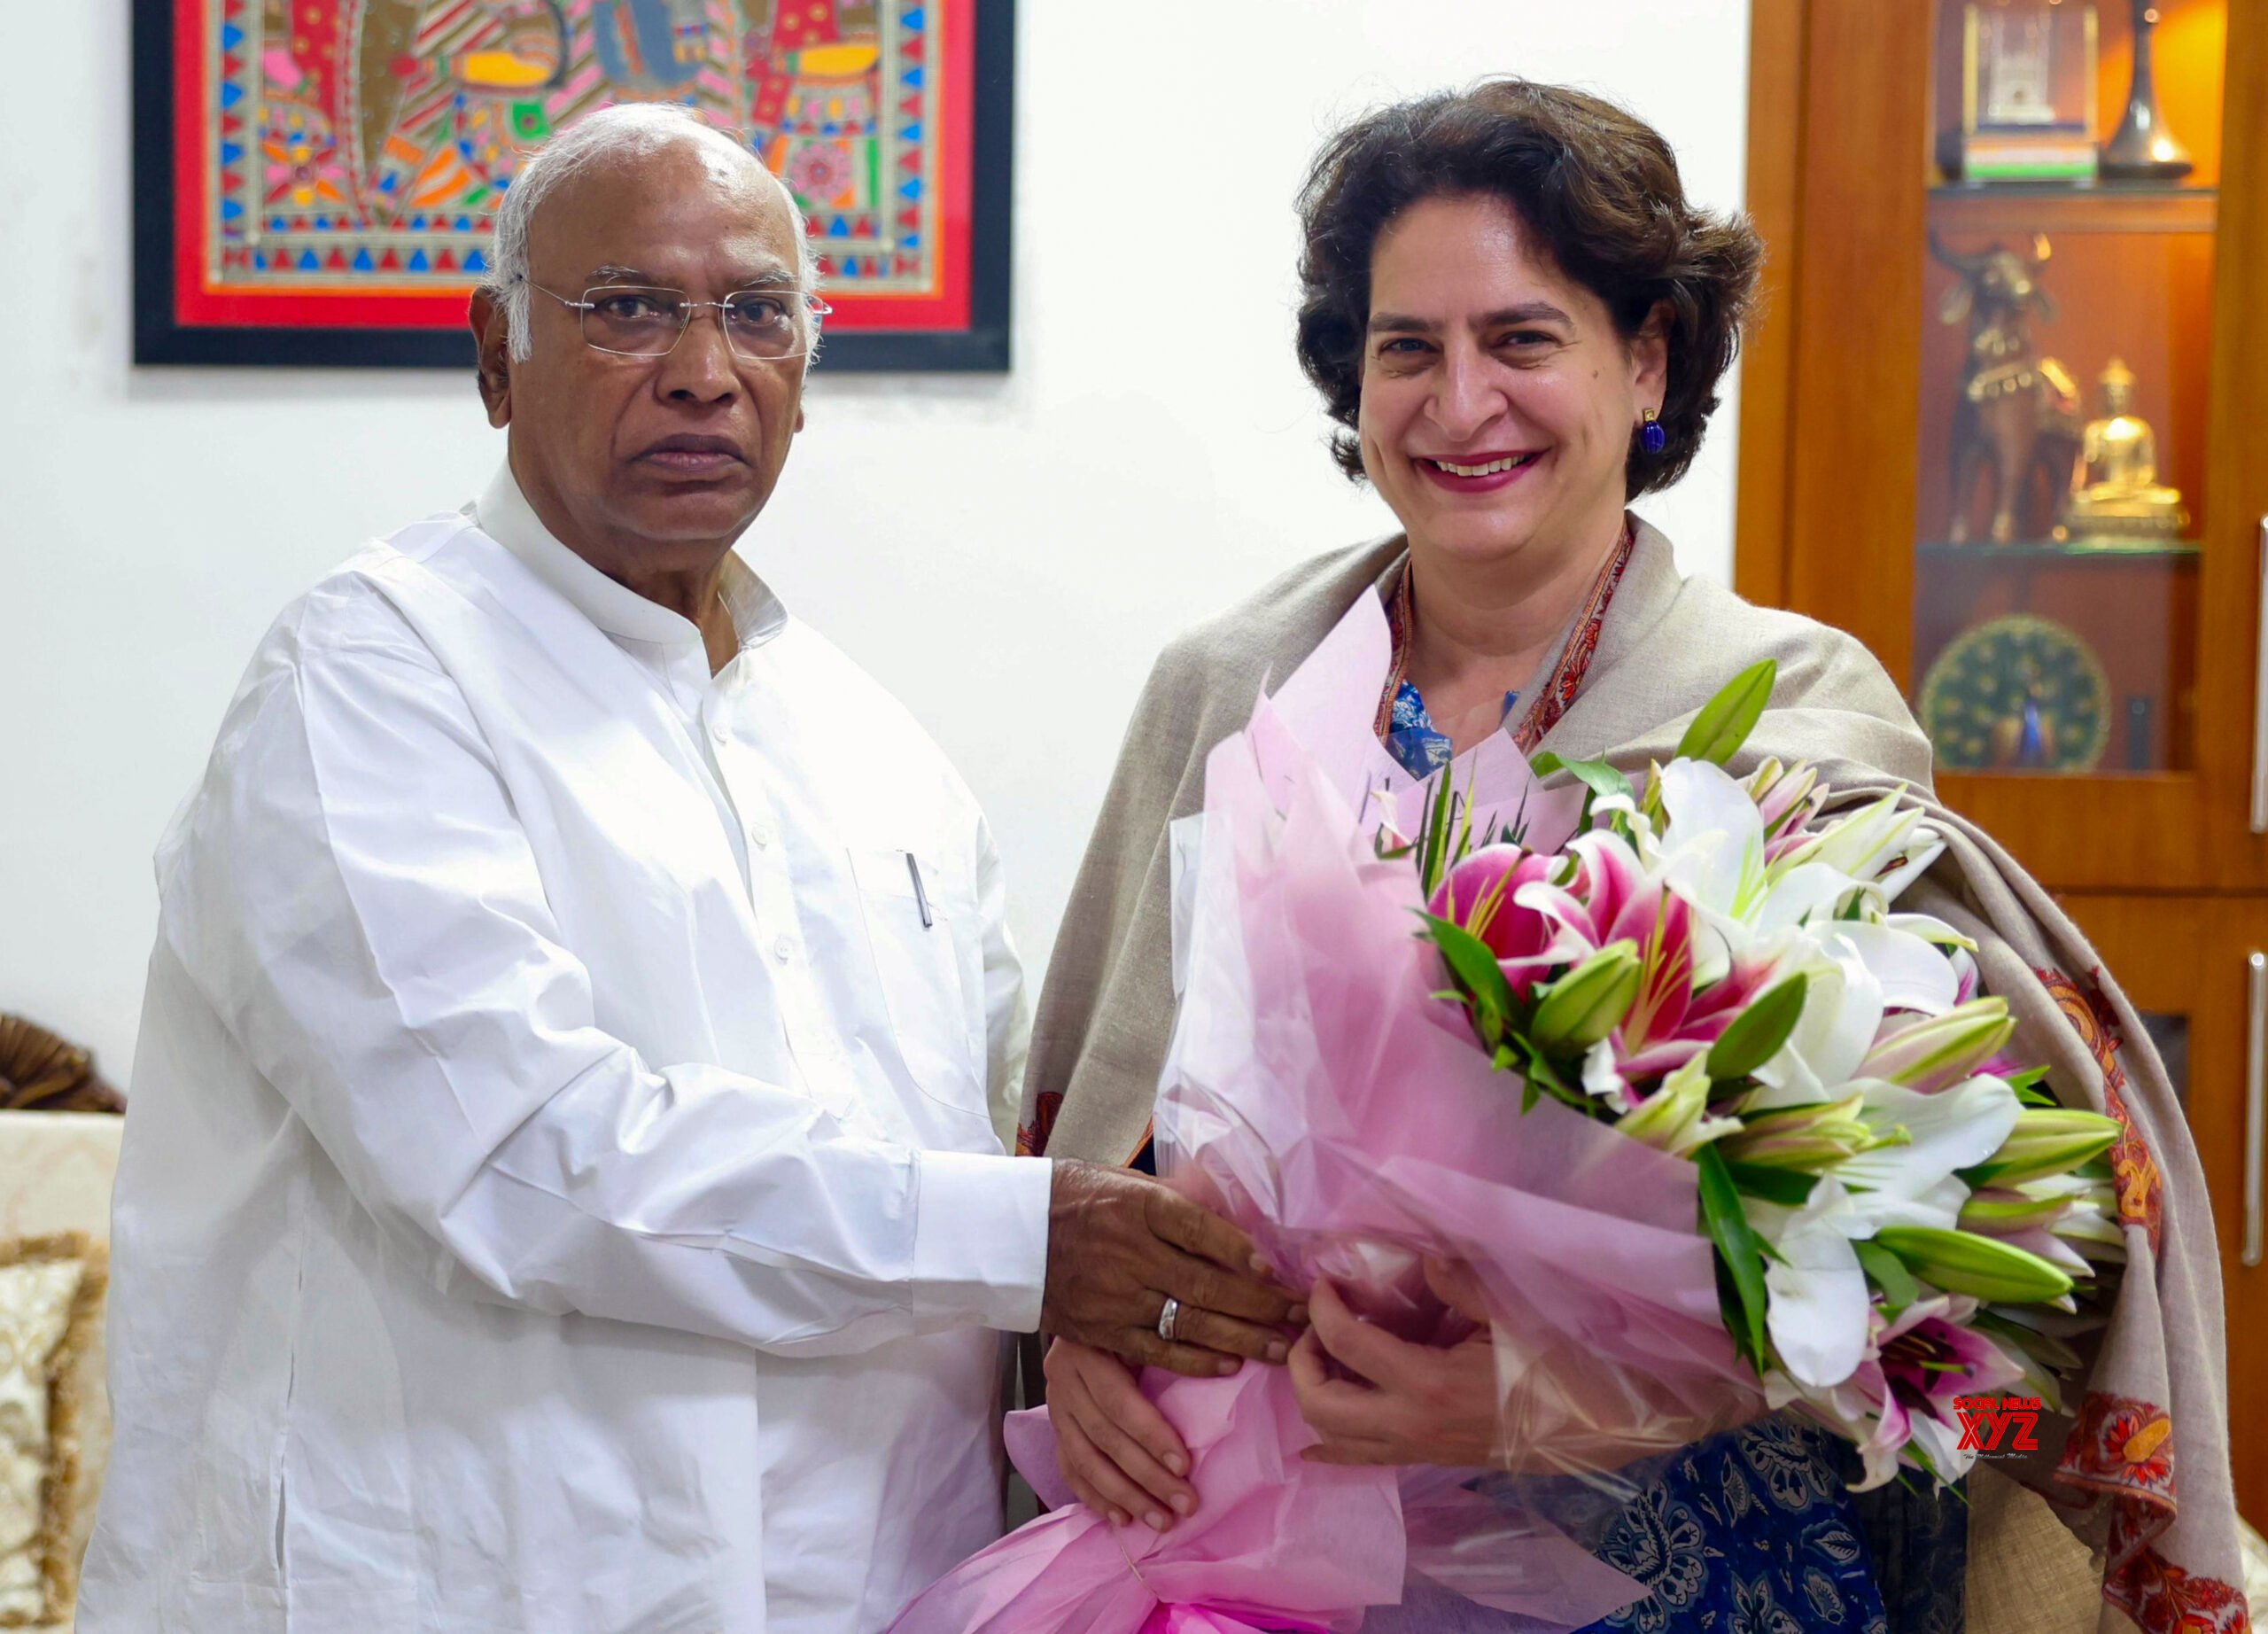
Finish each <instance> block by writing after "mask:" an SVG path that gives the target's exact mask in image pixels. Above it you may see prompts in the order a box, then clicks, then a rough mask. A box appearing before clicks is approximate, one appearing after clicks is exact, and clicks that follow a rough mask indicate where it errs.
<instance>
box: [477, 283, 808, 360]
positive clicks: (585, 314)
mask: <svg viewBox="0 0 2268 1634" xmlns="http://www.w3.org/2000/svg"><path fill="white" fill-rule="evenodd" d="M519 282H520V283H522V284H526V285H527V286H528V287H529V288H530V289H532V290H538V291H540V292H542V293H544V294H546V295H548V296H550V297H551V299H552V300H555V301H557V302H558V303H559V304H560V305H561V306H563V307H572V308H573V309H574V310H575V311H577V312H579V313H580V314H581V315H582V316H581V317H579V318H578V319H577V320H576V325H575V327H576V332H577V333H579V334H580V335H581V336H582V338H583V344H584V345H585V346H587V347H589V348H590V349H591V350H592V351H594V352H599V353H603V354H605V355H606V356H608V357H633V358H636V359H638V360H639V361H640V362H649V363H650V362H654V361H655V360H656V359H657V358H664V357H667V356H668V355H669V354H671V353H672V352H674V351H676V350H677V349H678V347H679V346H680V344H682V343H683V341H684V339H685V338H686V336H687V334H688V333H690V332H691V331H692V329H693V320H694V316H695V314H696V313H698V312H699V311H701V310H702V309H703V308H704V307H714V308H715V309H716V313H717V327H718V329H719V330H722V331H724V336H725V350H726V352H728V353H730V354H732V355H733V356H734V357H736V358H739V359H740V360H741V361H742V362H748V363H784V362H788V360H790V359H791V358H798V357H809V356H811V355H812V353H814V352H816V351H818V350H819V326H820V320H822V319H825V318H829V317H832V316H834V315H835V308H834V307H830V306H828V305H827V302H826V301H825V300H821V299H820V298H819V295H818V293H817V292H813V291H810V290H800V289H778V290H771V289H767V288H765V287H763V286H758V287H755V288H750V289H744V290H734V292H733V293H732V294H730V295H727V296H726V297H725V299H724V300H694V299H693V297H692V295H691V294H690V293H689V292H687V291H684V290H681V289H678V288H675V287H674V286H672V285H671V284H592V285H591V286H590V288H588V289H586V290H585V291H584V292H583V299H582V300H570V299H569V298H568V297H566V296H564V295H562V294H561V293H560V292H558V291H557V290H554V289H546V288H545V287H544V286H543V285H542V284H538V283H537V282H536V281H535V280H534V279H533V278H531V277H529V276H527V275H526V274H524V273H523V274H521V275H520V276H519ZM602 290H651V291H654V292H656V293H667V294H672V295H675V296H677V297H678V298H679V299H680V300H681V301H683V302H684V304H685V322H684V323H680V324H679V325H678V331H677V338H676V339H675V340H672V341H671V342H670V344H669V346H668V348H667V349H666V350H664V351H660V352H617V351H616V350H615V349H614V348H613V347H612V346H600V345H599V344H598V343H597V342H596V341H594V340H593V339H592V338H591V337H590V331H588V330H586V329H585V328H584V327H583V324H584V322H585V321H586V320H587V319H588V318H589V316H590V315H591V314H592V313H593V312H594V311H595V310H596V309H597V307H598V302H596V301H594V300H591V299H590V298H591V297H592V296H593V295H595V294H597V293H598V292H600V291H602ZM765 293H772V294H781V295H793V296H795V297H796V299H797V300H801V301H802V302H803V303H804V312H805V313H806V314H808V315H810V317H811V320H812V328H811V334H810V336H809V337H808V338H807V339H806V341H805V344H804V346H802V347H801V348H800V349H799V350H796V351H794V352H782V353H781V354H780V355H779V356H777V357H752V356H750V355H749V354H746V353H743V352H742V350H741V349H740V348H739V347H738V346H734V344H733V331H731V330H730V329H727V328H726V326H725V308H726V306H728V305H729V304H731V302H732V301H733V300H734V299H735V298H736V297H738V296H742V295H757V294H765Z"/></svg>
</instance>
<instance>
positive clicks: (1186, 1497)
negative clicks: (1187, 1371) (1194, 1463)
mask: <svg viewBox="0 0 2268 1634" xmlns="http://www.w3.org/2000/svg"><path fill="white" fill-rule="evenodd" d="M1047 1412H1048V1417H1049V1420H1051V1421H1052V1423H1053V1424H1054V1426H1055V1454H1056V1462H1057V1463H1058V1464H1059V1465H1060V1466H1061V1467H1062V1470H1063V1479H1064V1480H1066V1481H1068V1482H1070V1485H1071V1493H1072V1496H1073V1497H1075V1498H1077V1499H1078V1500H1079V1501H1080V1502H1081V1503H1083V1504H1084V1505H1085V1506H1087V1507H1088V1508H1090V1509H1091V1510H1093V1511H1094V1512H1095V1513H1097V1514H1099V1515H1101V1516H1102V1517H1103V1518H1104V1519H1106V1520H1107V1521H1109V1522H1110V1523H1111V1524H1112V1525H1113V1526H1125V1525H1127V1524H1128V1523H1129V1522H1130V1521H1132V1519H1133V1518H1134V1517H1135V1516H1136V1515H1139V1516H1141V1517H1142V1520H1143V1521H1144V1523H1145V1524H1146V1525H1147V1526H1149V1527H1150V1528H1151V1529H1153V1531H1160V1532H1162V1531H1164V1530H1166V1529H1168V1528H1169V1527H1170V1526H1172V1525H1173V1522H1174V1517H1175V1516H1177V1515H1185V1514H1189V1513H1192V1512H1193V1511H1195V1509H1196V1507H1197V1490H1196V1489H1195V1488H1194V1487H1192V1486H1191V1485H1190V1484H1189V1482H1187V1481H1185V1480H1184V1479H1183V1477H1184V1476H1185V1475H1186V1474H1189V1449H1188V1448H1187V1447H1184V1445H1182V1443H1181V1437H1180V1436H1177V1435H1175V1434H1174V1429H1173V1426H1172V1425H1170V1424H1169V1423H1167V1422H1166V1418H1165V1414H1163V1413H1161V1412H1159V1411H1158V1410H1157V1407H1156V1406H1155V1405H1154V1404H1153V1403H1152V1402H1151V1400H1150V1398H1149V1397H1146V1396H1145V1395H1143V1394H1142V1387H1141V1386H1140V1385H1138V1384H1137V1383H1136V1382H1135V1381H1134V1374H1133V1372H1132V1370H1131V1369H1130V1368H1129V1367H1128V1366H1126V1364H1125V1363H1123V1362H1122V1361H1120V1360H1119V1359H1118V1358H1116V1357H1115V1356H1105V1355H1104V1354H1103V1353H1102V1352H1101V1351H1100V1350H1089V1349H1088V1348H1087V1347H1086V1346H1085V1345H1083V1344H1076V1343H1074V1342H1072V1341H1070V1340H1068V1339H1058V1340H1057V1341H1056V1342H1054V1343H1053V1344H1052V1345H1050V1346H1048V1347H1047Z"/></svg>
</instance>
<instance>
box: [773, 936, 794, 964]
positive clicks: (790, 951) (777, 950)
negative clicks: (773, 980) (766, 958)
mask: <svg viewBox="0 0 2268 1634" xmlns="http://www.w3.org/2000/svg"><path fill="white" fill-rule="evenodd" d="M772 951H773V953H774V954H775V955H777V956H778V958H779V961H780V962H781V964H785V963H787V962H788V960H790V959H792V958H794V957H795V953H796V944H795V942H794V941H793V939H791V938H788V937H784V936H783V937H781V938H780V939H779V940H778V941H776V942H774V943H773V945H772Z"/></svg>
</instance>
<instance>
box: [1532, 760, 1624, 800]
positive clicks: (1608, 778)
mask: <svg viewBox="0 0 2268 1634" xmlns="http://www.w3.org/2000/svg"><path fill="white" fill-rule="evenodd" d="M1539 759H1542V757H1539ZM1550 759H1552V760H1553V761H1554V762H1555V763H1556V764H1554V765H1553V766H1552V768H1551V769H1552V770H1553V771H1554V772H1565V773H1566V774H1568V775H1569V776H1570V777H1573V779H1574V780H1575V781H1576V782H1579V783H1581V784H1582V786H1583V787H1584V788H1586V789H1588V790H1590V791H1591V793H1592V794H1594V795H1602V794H1619V795H1623V796H1626V797H1627V796H1628V795H1629V793H1630V780H1629V779H1628V778H1627V777H1625V776H1624V775H1623V774H1621V773H1619V772H1618V771H1616V770H1615V769H1614V768H1613V767H1612V766H1610V765H1608V764H1607V763H1606V762H1605V761H1604V760H1561V759H1559V757H1558V756H1557V755H1553V756H1551V757H1550Z"/></svg>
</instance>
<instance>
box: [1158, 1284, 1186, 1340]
mask: <svg viewBox="0 0 2268 1634" xmlns="http://www.w3.org/2000/svg"><path fill="white" fill-rule="evenodd" d="M1180 1320H1181V1301H1179V1300H1178V1299H1176V1298H1175V1297H1174V1296H1172V1295H1170V1294H1169V1295H1167V1296H1166V1308H1165V1309H1164V1310H1162V1311H1159V1312H1158V1337H1159V1338H1161V1339H1162V1340H1164V1341H1165V1342H1167V1343H1168V1344H1171V1343H1172V1342H1173V1329H1174V1324H1175V1323H1177V1322H1178V1321H1180Z"/></svg>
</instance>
